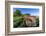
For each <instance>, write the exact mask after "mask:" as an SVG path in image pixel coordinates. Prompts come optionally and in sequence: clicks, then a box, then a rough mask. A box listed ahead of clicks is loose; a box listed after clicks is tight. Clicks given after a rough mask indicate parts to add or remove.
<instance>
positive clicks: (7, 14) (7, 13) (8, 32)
mask: <svg viewBox="0 0 46 36" xmlns="http://www.w3.org/2000/svg"><path fill="white" fill-rule="evenodd" d="M11 5H12V6H11ZM15 5H26V6H28V7H29V6H30V5H33V6H41V7H42V11H41V12H42V14H41V16H42V19H41V21H42V22H41V23H42V25H41V26H42V27H41V28H40V30H39V29H38V28H37V27H36V28H37V29H36V28H35V30H34V28H33V30H30V29H32V28H30V27H29V28H27V29H25V30H24V31H21V29H22V30H23V29H24V28H21V29H20V31H19V28H18V29H17V31H16V30H15V31H12V29H11V28H10V27H11V24H10V19H11V18H10V17H11V16H10V13H11V11H10V9H11V8H10V7H14V6H15ZM26 6H25V7H26ZM41 16H40V17H41ZM11 20H12V19H11ZM10 29H11V30H10ZM28 29H29V31H28ZM11 31H12V32H11ZM44 32H45V3H34V2H19V1H5V33H6V36H8V35H19V34H37V33H44Z"/></svg>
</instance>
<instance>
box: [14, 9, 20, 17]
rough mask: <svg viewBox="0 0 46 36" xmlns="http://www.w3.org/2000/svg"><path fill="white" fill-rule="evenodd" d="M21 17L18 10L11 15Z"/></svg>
mask: <svg viewBox="0 0 46 36" xmlns="http://www.w3.org/2000/svg"><path fill="white" fill-rule="evenodd" d="M20 15H21V11H20V10H16V11H15V12H14V14H13V16H20Z"/></svg>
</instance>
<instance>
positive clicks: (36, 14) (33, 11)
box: [13, 8, 39, 16]
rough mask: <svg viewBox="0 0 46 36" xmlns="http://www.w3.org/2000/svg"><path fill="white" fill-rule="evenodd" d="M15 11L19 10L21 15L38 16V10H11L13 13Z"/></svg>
mask: <svg viewBox="0 0 46 36" xmlns="http://www.w3.org/2000/svg"><path fill="white" fill-rule="evenodd" d="M16 10H20V11H21V14H27V13H28V14H30V15H31V16H39V9H38V8H13V12H14V11H16Z"/></svg>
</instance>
